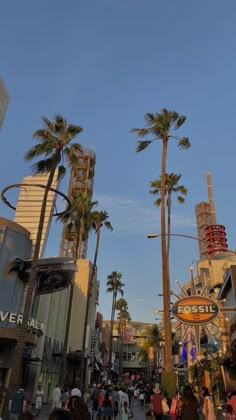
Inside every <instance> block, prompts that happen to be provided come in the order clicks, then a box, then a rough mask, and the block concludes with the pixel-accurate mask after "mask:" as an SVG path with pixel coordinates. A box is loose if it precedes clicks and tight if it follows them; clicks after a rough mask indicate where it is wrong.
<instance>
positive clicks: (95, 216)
mask: <svg viewBox="0 0 236 420" xmlns="http://www.w3.org/2000/svg"><path fill="white" fill-rule="evenodd" d="M108 219H109V215H108V213H107V212H106V211H93V212H92V213H91V217H90V220H89V221H88V226H90V228H91V229H92V230H94V232H95V234H96V245H95V252H94V259H93V266H92V271H91V275H90V278H89V282H88V291H87V298H86V309H85V318H84V331H83V341H82V363H81V370H80V374H81V389H82V391H83V390H84V384H85V371H86V369H85V363H86V354H85V345H86V335H87V324H88V316H89V305H90V297H91V294H92V290H93V279H94V276H95V274H96V271H97V257H98V250H99V244H100V236H101V228H102V227H105V228H106V229H108V230H110V231H112V230H113V227H112V225H111V223H110V221H109V220H108Z"/></svg>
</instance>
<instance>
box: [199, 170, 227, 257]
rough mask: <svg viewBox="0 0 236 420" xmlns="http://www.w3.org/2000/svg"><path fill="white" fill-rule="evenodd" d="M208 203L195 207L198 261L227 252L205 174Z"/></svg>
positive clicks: (221, 227) (223, 228) (221, 226)
mask: <svg viewBox="0 0 236 420" xmlns="http://www.w3.org/2000/svg"><path fill="white" fill-rule="evenodd" d="M206 179H207V189H208V200H209V201H208V202H204V201H202V202H200V203H198V204H197V205H196V206H195V215H196V225H197V236H198V239H199V253H200V259H206V258H211V257H213V256H214V255H216V254H219V253H221V252H225V251H227V248H228V245H227V238H226V231H225V227H224V226H223V225H218V224H217V220H216V210H215V202H214V195H213V186H212V181H211V173H210V172H207V173H206Z"/></svg>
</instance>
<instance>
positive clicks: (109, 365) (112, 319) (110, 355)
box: [108, 290, 117, 379]
mask: <svg viewBox="0 0 236 420" xmlns="http://www.w3.org/2000/svg"><path fill="white" fill-rule="evenodd" d="M116 298H117V290H115V291H114V293H113V299H112V310H111V330H110V338H109V359H108V379H110V377H111V368H112V342H113V328H114V319H115V305H116Z"/></svg>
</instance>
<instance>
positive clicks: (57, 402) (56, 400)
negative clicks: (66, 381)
mask: <svg viewBox="0 0 236 420" xmlns="http://www.w3.org/2000/svg"><path fill="white" fill-rule="evenodd" d="M60 407H61V388H60V386H59V385H56V387H55V388H54V390H53V391H52V410H54V408H60Z"/></svg>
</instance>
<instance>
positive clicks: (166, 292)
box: [161, 138, 173, 372]
mask: <svg viewBox="0 0 236 420" xmlns="http://www.w3.org/2000/svg"><path fill="white" fill-rule="evenodd" d="M167 144H168V138H164V139H163V147H162V162H161V255H162V282H163V310H164V315H163V321H164V329H165V369H166V371H167V372H171V371H172V370H173V367H172V354H171V353H172V347H171V324H170V282H169V269H168V260H167V249H166V225H165V174H166V157H167Z"/></svg>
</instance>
